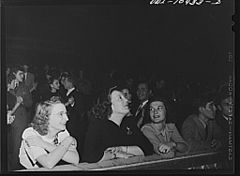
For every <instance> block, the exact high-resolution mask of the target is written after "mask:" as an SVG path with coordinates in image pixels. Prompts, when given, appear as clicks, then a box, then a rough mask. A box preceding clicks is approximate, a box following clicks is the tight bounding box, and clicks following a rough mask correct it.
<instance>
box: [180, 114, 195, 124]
mask: <svg viewBox="0 0 240 176" xmlns="http://www.w3.org/2000/svg"><path fill="white" fill-rule="evenodd" d="M194 121H198V118H197V115H196V114H191V115H189V116H188V117H187V118H186V119H185V120H184V122H183V125H184V124H188V123H194Z"/></svg>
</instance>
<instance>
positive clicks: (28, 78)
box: [23, 64, 37, 92]
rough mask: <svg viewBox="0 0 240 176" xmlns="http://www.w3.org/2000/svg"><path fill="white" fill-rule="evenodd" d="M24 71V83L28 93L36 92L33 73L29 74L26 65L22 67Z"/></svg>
mask: <svg viewBox="0 0 240 176" xmlns="http://www.w3.org/2000/svg"><path fill="white" fill-rule="evenodd" d="M23 70H24V83H25V85H26V86H27V87H28V88H29V90H30V92H32V91H34V90H36V88H37V83H35V76H34V74H33V73H31V72H29V66H28V65H27V64H24V65H23Z"/></svg>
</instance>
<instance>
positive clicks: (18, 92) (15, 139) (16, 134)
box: [8, 67, 32, 170]
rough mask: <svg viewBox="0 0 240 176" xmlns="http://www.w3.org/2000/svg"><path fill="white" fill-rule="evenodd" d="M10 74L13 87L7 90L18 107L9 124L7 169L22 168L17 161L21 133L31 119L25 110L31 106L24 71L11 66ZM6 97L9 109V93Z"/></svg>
mask: <svg viewBox="0 0 240 176" xmlns="http://www.w3.org/2000/svg"><path fill="white" fill-rule="evenodd" d="M10 75H11V76H14V82H15V85H14V89H10V90H9V91H8V92H10V93H11V94H12V95H14V96H15V97H16V100H17V101H16V102H15V103H13V104H16V103H18V104H19V106H18V108H17V109H16V110H15V112H14V113H13V115H14V116H15V118H14V120H13V121H12V123H11V125H10V132H9V133H10V136H11V140H10V141H9V142H10V145H11V147H12V151H11V152H10V153H9V157H11V160H9V170H16V169H21V168H22V166H21V165H20V163H19V159H18V153H19V148H20V144H21V134H22V132H23V130H24V129H25V128H26V127H27V125H28V123H29V122H30V120H31V119H30V116H29V115H30V114H29V113H28V112H27V110H26V108H31V106H32V96H31V93H30V91H29V89H28V88H27V87H26V86H25V84H24V72H23V69H22V68H21V67H15V68H13V69H12V73H10ZM8 97H9V105H10V106H9V110H12V109H11V107H12V105H11V104H12V103H10V102H11V101H12V100H11V101H10V99H13V97H12V98H10V97H11V95H10V94H9V95H8Z"/></svg>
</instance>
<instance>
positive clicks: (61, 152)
mask: <svg viewBox="0 0 240 176" xmlns="http://www.w3.org/2000/svg"><path fill="white" fill-rule="evenodd" d="M32 140H33V138H27V139H26V141H27V143H28V144H29V145H30V146H34V145H33V141H32ZM34 140H37V137H36V136H35V139H34ZM72 142H73V138H72V137H71V136H68V137H66V138H65V139H64V140H63V141H62V143H61V144H60V145H58V146H54V145H52V144H49V143H46V142H43V143H41V144H40V145H42V146H38V147H42V148H44V149H46V150H47V151H49V153H48V154H44V155H41V156H39V157H37V158H36V160H37V161H38V162H39V163H40V164H41V165H42V166H43V167H46V168H53V167H54V166H55V165H56V164H57V163H58V162H59V161H60V160H61V159H63V158H65V161H67V162H70V163H74V164H77V163H78V162H79V155H78V153H77V151H76V150H75V151H74V150H71V151H68V150H69V148H70V146H71V144H72ZM35 146H36V145H35ZM65 155H66V156H65Z"/></svg>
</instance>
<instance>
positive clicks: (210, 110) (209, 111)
mask: <svg viewBox="0 0 240 176" xmlns="http://www.w3.org/2000/svg"><path fill="white" fill-rule="evenodd" d="M216 110H217V108H216V106H215V105H214V103H213V101H210V102H208V103H207V104H206V106H205V107H200V108H199V111H200V113H201V114H202V115H203V116H204V117H206V118H208V119H214V118H215V115H216Z"/></svg>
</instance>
